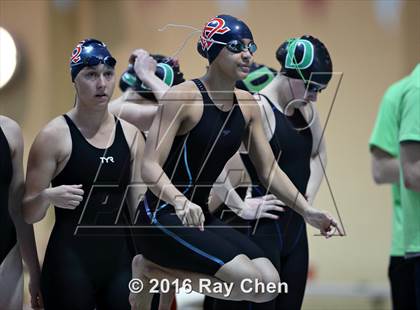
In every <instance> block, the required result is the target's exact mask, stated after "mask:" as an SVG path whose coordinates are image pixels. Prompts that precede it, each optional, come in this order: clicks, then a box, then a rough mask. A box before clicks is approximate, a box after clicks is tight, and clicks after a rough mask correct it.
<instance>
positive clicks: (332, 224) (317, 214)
mask: <svg viewBox="0 0 420 310" xmlns="http://www.w3.org/2000/svg"><path fill="white" fill-rule="evenodd" d="M304 219H305V221H306V222H307V223H308V224H310V225H312V226H313V227H315V228H318V229H319V230H320V232H321V235H323V236H324V237H326V238H330V237H331V236H333V235H334V233H335V231H336V230H337V231H338V234H339V235H340V236H344V233H343V230H342V229H341V227H340V226H339V225H338V223H337V221H336V219H334V218H333V217H332V216H331V215H330V214H329V213H327V212H325V211H322V210H317V209H315V208H313V207H310V208H309V209H308V210H307V211H306V212H305V214H304Z"/></svg>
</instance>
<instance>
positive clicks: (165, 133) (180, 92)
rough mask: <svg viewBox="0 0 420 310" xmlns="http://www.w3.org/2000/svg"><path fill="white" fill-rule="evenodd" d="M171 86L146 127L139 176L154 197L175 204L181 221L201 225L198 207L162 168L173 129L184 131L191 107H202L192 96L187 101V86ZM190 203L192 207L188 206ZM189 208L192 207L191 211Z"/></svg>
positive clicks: (201, 217) (189, 93)
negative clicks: (149, 126) (150, 124)
mask: <svg viewBox="0 0 420 310" xmlns="http://www.w3.org/2000/svg"><path fill="white" fill-rule="evenodd" d="M172 89H174V88H172ZM172 89H171V90H169V91H168V92H167V94H166V95H165V98H164V101H165V102H168V104H166V103H165V104H163V105H161V106H160V108H159V111H158V113H157V114H156V117H155V119H154V121H153V124H152V126H151V128H150V131H149V135H148V138H147V142H146V148H145V152H144V160H143V163H142V168H141V170H142V178H143V180H144V181H145V182H146V183H147V184H148V188H149V189H150V190H151V191H152V192H153V193H154V194H155V195H156V196H157V197H160V198H161V199H162V200H164V201H166V202H167V203H169V204H171V205H173V206H174V207H175V210H176V212H177V215H178V217H179V218H180V219H181V220H182V221H183V223H185V224H187V225H191V226H200V227H202V225H203V223H204V215H203V213H202V210H201V207H199V206H196V205H194V204H193V203H191V202H190V201H188V199H187V198H186V197H185V196H184V195H183V193H181V192H180V191H179V190H178V189H177V188H176V187H175V186H174V185H173V184H172V183H171V180H170V179H169V177H168V176H167V175H166V174H165V172H164V171H163V169H162V165H163V164H164V162H165V161H166V159H167V157H168V155H169V151H170V149H171V147H172V144H173V142H174V139H175V136H176V135H177V133H178V132H183V133H185V132H188V131H189V130H190V128H189V129H187V130H186V129H185V128H184V127H185V123H186V122H187V121H188V120H190V121H191V119H192V118H194V111H193V109H196V110H197V109H198V110H199V111H198V112H199V113H195V114H196V115H198V116H199V117H200V116H201V113H202V109H203V108H202V106H199V105H194V104H192V103H191V101H192V100H193V98H191V101H188V100H186V99H188V98H186V97H187V96H194V95H193V94H192V93H191V91H190V89H189V87H185V85H184V84H180V85H179V86H177V87H175V90H173V91H172ZM184 91H185V92H184ZM169 101H170V103H169ZM186 102H187V103H186ZM185 103H186V104H185ZM200 111H201V112H200ZM199 117H198V120H199V119H200V118H199ZM198 120H197V121H198ZM190 206H192V207H191V208H190ZM190 209H193V211H192V213H191V211H190Z"/></svg>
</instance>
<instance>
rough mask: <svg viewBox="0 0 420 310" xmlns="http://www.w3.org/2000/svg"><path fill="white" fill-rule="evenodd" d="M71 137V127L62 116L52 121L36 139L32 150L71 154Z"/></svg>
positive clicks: (54, 153)
mask: <svg viewBox="0 0 420 310" xmlns="http://www.w3.org/2000/svg"><path fill="white" fill-rule="evenodd" d="M71 147H72V144H71V136H70V130H69V127H68V125H67V123H66V121H65V119H64V117H62V116H58V117H56V118H54V119H53V120H51V121H50V122H49V123H48V124H47V125H45V126H44V128H42V129H41V131H40V132H39V133H38V135H37V136H36V138H35V141H34V143H33V144H32V148H31V150H35V151H41V152H42V153H44V152H45V151H47V152H48V153H52V154H53V155H66V154H67V153H70V152H71Z"/></svg>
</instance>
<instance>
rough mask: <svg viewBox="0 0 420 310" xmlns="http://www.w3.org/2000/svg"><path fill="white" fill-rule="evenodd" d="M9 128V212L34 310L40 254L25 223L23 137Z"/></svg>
mask: <svg viewBox="0 0 420 310" xmlns="http://www.w3.org/2000/svg"><path fill="white" fill-rule="evenodd" d="M7 127H8V136H9V137H10V139H9V145H10V148H11V153H12V154H11V155H12V166H13V177H12V180H11V183H10V188H9V211H10V215H11V218H12V220H13V222H14V224H15V227H16V235H17V240H18V243H19V247H20V252H21V254H22V258H23V260H24V262H25V263H26V266H27V267H28V270H29V275H30V284H29V291H30V293H31V297H32V300H31V304H32V307H33V308H37V307H41V306H42V300H41V292H40V274H41V269H40V265H39V260H38V252H37V249H36V244H35V236H34V229H33V226H32V225H29V224H27V223H25V221H24V220H23V215H22V198H23V191H24V181H23V180H24V177H23V137H22V133H21V130H20V128H19V126H18V125H17V124H16V123H14V122H11V124H10V126H7Z"/></svg>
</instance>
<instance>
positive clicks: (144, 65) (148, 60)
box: [130, 49, 169, 101]
mask: <svg viewBox="0 0 420 310" xmlns="http://www.w3.org/2000/svg"><path fill="white" fill-rule="evenodd" d="M133 59H134V71H135V72H136V74H137V76H138V77H139V79H140V80H142V82H143V83H144V84H145V85H146V86H147V87H149V88H150V89H151V90H152V92H153V94H154V95H155V97H156V100H157V101H161V100H162V98H163V96H164V95H165V93H166V91H167V90H168V89H169V86H168V85H166V84H165V82H163V81H162V80H161V79H160V78H158V77H157V76H156V74H155V72H156V65H157V63H156V61H155V60H154V59H153V57H152V56H150V54H149V53H148V52H147V51H145V50H143V49H137V50H135V51H134V52H133V53H132V55H131V57H130V62H132V61H133Z"/></svg>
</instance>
